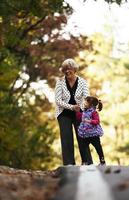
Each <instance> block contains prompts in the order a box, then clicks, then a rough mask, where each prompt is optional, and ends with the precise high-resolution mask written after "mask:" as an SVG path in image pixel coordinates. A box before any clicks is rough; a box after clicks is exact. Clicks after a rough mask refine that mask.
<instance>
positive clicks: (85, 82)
mask: <svg viewBox="0 0 129 200" xmlns="http://www.w3.org/2000/svg"><path fill="white" fill-rule="evenodd" d="M89 95H90V93H89V87H88V84H87V81H86V80H84V81H83V97H84V98H85V97H87V96H89Z"/></svg>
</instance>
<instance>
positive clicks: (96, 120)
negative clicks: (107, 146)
mask: <svg viewBox="0 0 129 200" xmlns="http://www.w3.org/2000/svg"><path fill="white" fill-rule="evenodd" d="M90 123H91V124H94V125H97V124H99V123H100V119H99V114H98V112H97V111H94V112H93V113H92V119H91V121H90Z"/></svg>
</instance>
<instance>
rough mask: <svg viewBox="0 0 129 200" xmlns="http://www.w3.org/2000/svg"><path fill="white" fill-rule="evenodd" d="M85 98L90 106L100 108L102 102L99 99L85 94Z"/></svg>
mask: <svg viewBox="0 0 129 200" xmlns="http://www.w3.org/2000/svg"><path fill="white" fill-rule="evenodd" d="M85 100H86V101H87V102H88V103H89V104H90V106H94V107H95V108H97V109H98V110H99V111H101V110H102V108H103V104H102V102H101V100H98V98H97V97H93V96H87V97H86V98H85Z"/></svg>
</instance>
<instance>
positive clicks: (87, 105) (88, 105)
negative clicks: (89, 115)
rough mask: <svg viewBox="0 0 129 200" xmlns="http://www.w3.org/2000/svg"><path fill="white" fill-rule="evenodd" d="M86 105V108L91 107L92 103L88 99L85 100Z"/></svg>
mask: <svg viewBox="0 0 129 200" xmlns="http://www.w3.org/2000/svg"><path fill="white" fill-rule="evenodd" d="M84 106H85V108H90V103H89V102H88V101H87V100H85V102H84Z"/></svg>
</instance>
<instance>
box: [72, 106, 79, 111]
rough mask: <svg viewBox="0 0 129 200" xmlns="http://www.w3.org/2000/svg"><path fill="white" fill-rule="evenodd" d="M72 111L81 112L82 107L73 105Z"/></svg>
mask: <svg viewBox="0 0 129 200" xmlns="http://www.w3.org/2000/svg"><path fill="white" fill-rule="evenodd" d="M72 110H73V111H75V112H79V111H80V106H79V105H73V106H72Z"/></svg>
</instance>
